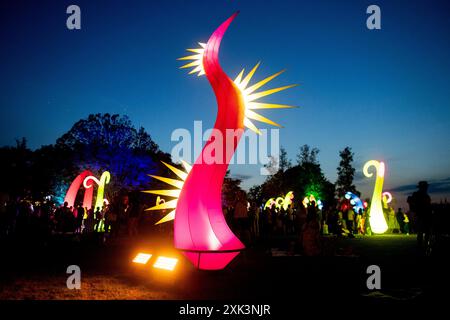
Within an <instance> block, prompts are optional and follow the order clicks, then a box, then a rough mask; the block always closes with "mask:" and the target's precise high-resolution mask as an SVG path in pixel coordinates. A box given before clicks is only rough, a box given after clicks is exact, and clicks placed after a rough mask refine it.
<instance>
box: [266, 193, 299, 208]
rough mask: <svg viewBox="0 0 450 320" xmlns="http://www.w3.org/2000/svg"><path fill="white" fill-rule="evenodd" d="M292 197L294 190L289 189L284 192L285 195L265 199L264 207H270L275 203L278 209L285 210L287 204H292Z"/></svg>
mask: <svg viewBox="0 0 450 320" xmlns="http://www.w3.org/2000/svg"><path fill="white" fill-rule="evenodd" d="M293 199H294V192H293V191H289V192H288V193H286V195H285V196H282V197H278V198H276V199H275V198H270V199H269V200H267V201H266V204H265V205H264V209H266V208H270V209H272V206H274V205H275V207H276V208H277V209H278V210H280V209H281V208H283V209H284V210H287V209H288V207H289V205H290V204H292V200H293Z"/></svg>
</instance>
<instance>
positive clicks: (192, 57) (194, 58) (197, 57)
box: [177, 54, 203, 60]
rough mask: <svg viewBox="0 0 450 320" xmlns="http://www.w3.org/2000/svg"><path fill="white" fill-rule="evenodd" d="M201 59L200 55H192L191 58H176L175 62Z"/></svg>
mask: <svg viewBox="0 0 450 320" xmlns="http://www.w3.org/2000/svg"><path fill="white" fill-rule="evenodd" d="M202 57H203V55H202V54H194V55H192V56H185V57H181V58H178V59H177V60H199V59H201V58H202Z"/></svg>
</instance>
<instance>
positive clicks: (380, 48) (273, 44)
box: [0, 0, 450, 205]
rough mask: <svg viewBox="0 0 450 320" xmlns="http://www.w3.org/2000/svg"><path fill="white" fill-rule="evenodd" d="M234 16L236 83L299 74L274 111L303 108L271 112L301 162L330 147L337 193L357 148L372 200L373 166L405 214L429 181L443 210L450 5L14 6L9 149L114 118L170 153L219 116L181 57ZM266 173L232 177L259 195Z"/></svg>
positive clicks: (8, 12)
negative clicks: (371, 8)
mask: <svg viewBox="0 0 450 320" xmlns="http://www.w3.org/2000/svg"><path fill="white" fill-rule="evenodd" d="M70 4H77V5H79V6H80V7H81V14H82V18H81V27H82V29H81V30H68V29H67V28H66V19H67V16H68V15H67V14H66V8H67V6H68V5H70ZM370 4H377V5H379V6H380V7H381V18H382V22H381V24H382V29H381V30H375V31H371V30H368V29H367V28H366V19H367V17H368V15H367V14H366V8H367V6H368V5H370ZM236 10H240V14H239V16H238V17H237V19H236V20H235V21H234V22H233V24H232V25H231V27H230V29H229V31H228V32H227V34H226V36H225V38H224V40H223V42H222V46H221V56H220V57H221V64H222V66H223V68H224V70H225V71H226V72H227V73H228V74H229V75H230V77H232V78H234V77H235V75H237V73H238V72H239V71H240V70H241V68H242V67H246V68H250V67H252V66H253V65H254V64H255V63H256V62H258V61H262V65H261V67H260V68H259V70H258V72H257V74H256V76H255V77H256V79H262V78H263V77H266V76H269V75H271V74H273V73H275V72H277V71H279V70H281V69H284V68H286V69H287V71H286V72H285V73H284V74H283V75H282V76H280V77H278V78H277V79H276V80H274V81H273V82H272V83H271V86H268V87H267V88H269V87H275V86H281V85H287V84H292V83H298V84H300V86H299V87H296V88H294V89H289V90H287V91H284V92H281V93H278V94H275V95H273V96H271V97H270V98H268V99H266V100H265V101H268V102H275V103H283V104H291V105H297V106H300V108H298V109H291V110H287V109H283V110H268V111H263V112H261V114H264V115H265V116H267V117H269V118H270V119H273V120H274V121H276V122H278V123H280V124H282V125H283V126H284V128H283V129H281V131H280V141H281V145H282V146H284V147H285V148H286V149H287V151H288V155H289V157H290V158H292V160H293V161H294V162H295V156H296V153H297V150H298V147H299V146H300V145H302V144H305V143H306V144H309V145H311V146H315V147H318V148H319V149H320V153H319V161H320V163H321V165H322V168H323V170H324V172H325V174H326V176H327V178H328V179H330V181H332V182H334V181H335V179H336V167H337V166H338V162H339V156H338V151H339V150H341V149H343V148H344V147H345V146H347V145H348V146H351V147H352V149H353V151H354V152H355V166H356V168H357V175H356V181H355V182H356V185H357V187H358V188H359V189H360V190H361V191H363V196H365V197H366V196H367V197H368V196H370V193H371V189H372V187H373V183H374V182H373V180H369V179H367V178H364V177H363V175H362V173H361V170H362V166H363V164H364V163H365V162H366V161H367V160H370V159H377V160H384V161H385V162H386V166H387V176H386V180H385V190H391V191H393V194H394V197H396V198H397V199H398V203H399V204H401V205H403V204H404V198H405V195H407V194H410V193H411V192H412V191H414V190H415V186H416V184H417V182H418V181H419V180H423V179H425V180H428V181H429V182H431V183H432V185H431V189H430V192H431V193H432V196H433V200H435V201H439V199H441V198H443V197H448V198H449V200H450V143H449V138H450V90H449V89H450V59H449V58H450V2H448V1H398V0H395V1H354V2H352V1H345V2H344V1H322V0H320V1H285V0H276V1H272V0H270V1H261V0H245V1H243V0H241V1H230V0H216V1H167V0H165V1H111V0H108V1H78V0H77V1H17V0H16V1H2V2H1V4H0V40H1V45H0V70H1V71H0V88H1V95H0V106H1V111H0V145H14V143H15V140H14V139H16V138H20V137H23V136H24V137H26V138H27V139H28V141H29V145H30V147H31V148H33V149H35V148H38V147H40V146H41V145H46V144H52V143H54V142H55V140H56V139H57V138H58V137H59V136H61V135H62V134H63V133H64V132H66V131H67V130H69V129H70V127H71V126H72V125H73V123H74V122H75V121H77V120H79V119H81V118H85V117H86V116H87V115H88V114H90V113H104V112H109V113H120V114H126V115H128V116H129V117H130V119H131V120H132V122H133V123H134V124H135V125H136V126H143V127H144V128H145V129H146V130H147V131H148V132H149V133H150V134H151V136H152V138H153V139H154V140H155V141H156V142H157V143H158V144H159V145H160V147H161V149H162V150H164V151H166V152H170V151H171V149H172V147H173V146H174V145H175V142H172V141H171V140H170V136H171V133H172V131H173V130H174V129H176V128H187V129H189V130H192V129H193V121H194V120H203V127H204V128H209V127H212V125H213V123H214V119H215V116H216V109H217V108H216V103H215V97H214V95H213V92H212V90H211V88H210V86H209V84H208V82H207V80H206V78H205V77H200V78H197V77H196V76H192V75H187V72H186V71H185V70H179V69H178V67H179V66H180V65H181V63H180V62H179V61H176V58H178V57H181V56H183V55H185V51H184V50H185V48H189V47H193V46H195V45H196V43H197V42H198V41H202V42H206V41H207V39H208V37H209V35H210V34H211V32H212V31H214V29H215V28H216V27H217V26H218V25H219V24H220V23H221V22H222V21H223V20H225V19H226V18H227V17H228V16H230V15H231V14H232V13H233V12H235V11H236ZM260 127H262V128H268V127H267V126H265V125H260ZM259 169H260V166H259V165H239V166H232V173H233V174H234V175H236V176H238V177H241V178H243V179H244V181H243V186H244V187H246V188H248V187H249V186H251V185H253V184H259V183H261V182H262V181H263V180H264V177H262V176H260V175H259Z"/></svg>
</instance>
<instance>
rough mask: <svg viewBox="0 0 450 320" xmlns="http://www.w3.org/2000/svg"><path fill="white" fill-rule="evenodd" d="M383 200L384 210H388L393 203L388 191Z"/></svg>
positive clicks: (382, 196) (384, 193)
mask: <svg viewBox="0 0 450 320" xmlns="http://www.w3.org/2000/svg"><path fill="white" fill-rule="evenodd" d="M381 199H382V200H383V208H387V207H388V206H389V203H391V202H392V199H393V197H392V194H391V193H390V192H388V191H385V192H383V193H382V195H381Z"/></svg>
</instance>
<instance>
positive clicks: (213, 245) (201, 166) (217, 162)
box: [145, 13, 294, 270]
mask: <svg viewBox="0 0 450 320" xmlns="http://www.w3.org/2000/svg"><path fill="white" fill-rule="evenodd" d="M236 15H237V13H235V14H234V15H232V16H231V17H230V18H229V19H227V20H226V21H225V22H224V23H222V25H220V26H219V28H217V29H216V31H215V32H214V33H213V34H212V35H211V37H210V38H209V40H208V42H207V43H199V45H200V48H196V49H187V50H188V51H189V52H192V53H194V54H193V55H189V56H186V57H182V58H180V59H179V60H193V61H192V62H189V63H187V64H186V65H183V66H182V67H181V68H190V67H193V68H194V69H193V70H192V71H190V72H189V73H190V74H192V73H198V75H199V76H201V75H206V77H207V79H208V81H209V83H210V84H211V87H212V88H213V90H214V94H215V96H216V100H217V105H218V112H217V118H216V122H215V124H214V130H213V133H212V134H211V137H210V139H209V140H208V142H207V143H206V144H205V146H204V147H203V149H202V152H201V154H200V156H199V157H198V158H197V160H196V161H195V163H194V164H193V166H192V167H191V166H190V165H187V164H186V162H183V165H184V167H185V169H186V170H185V171H182V170H180V169H178V168H175V167H173V166H171V165H169V164H167V163H164V165H165V166H166V167H168V168H169V169H170V170H171V171H172V172H173V173H174V174H176V175H177V176H178V178H179V179H171V178H165V177H159V176H152V177H153V178H155V179H158V180H160V181H162V182H165V183H167V184H169V185H171V186H172V187H175V188H176V189H171V190H148V191H145V192H148V193H152V194H156V195H163V196H168V197H172V198H175V199H173V200H170V201H167V202H165V203H161V204H159V205H156V206H154V207H151V208H149V209H147V210H160V209H173V210H172V211H170V212H169V213H168V214H167V215H166V216H165V217H164V218H163V219H161V220H160V221H158V223H162V222H167V221H170V220H173V219H174V220H175V222H174V243H175V247H176V248H177V249H180V250H181V251H182V252H183V254H184V255H185V256H186V257H187V258H188V259H189V260H190V261H191V262H192V263H193V264H194V266H196V267H197V268H199V269H206V270H218V269H223V268H224V267H225V266H226V265H227V264H228V263H229V262H230V261H231V260H232V259H233V258H234V257H235V256H237V255H238V254H239V252H240V251H241V250H242V249H244V245H243V244H242V242H241V241H240V240H239V239H238V238H237V237H236V236H235V235H234V234H233V232H232V231H231V230H230V228H229V227H228V225H227V223H226V221H225V218H224V215H223V212H222V197H221V192H222V184H223V180H224V177H225V174H226V172H227V169H228V164H229V163H230V160H231V158H232V157H233V154H234V153H235V151H236V148H237V145H238V143H239V140H240V138H241V136H242V134H243V132H244V128H245V127H247V128H249V129H250V130H252V131H254V132H256V133H258V134H259V133H260V131H259V129H258V128H257V127H256V125H255V124H254V123H253V121H252V120H255V121H260V122H264V123H267V124H271V125H274V126H279V125H278V124H277V123H275V122H273V121H272V120H270V119H267V118H265V117H263V116H262V115H260V114H258V113H257V112H255V110H259V109H279V108H292V106H288V105H283V104H270V103H263V102H260V101H257V100H259V99H260V98H262V97H265V96H268V95H271V94H273V93H276V92H280V91H283V90H286V89H289V88H291V87H293V86H294V85H289V86H283V87H278V88H273V89H269V90H265V91H259V92H256V91H257V90H258V89H259V88H261V87H262V86H264V85H265V84H266V83H268V82H270V81H271V80H272V79H274V78H275V77H277V76H278V75H280V74H281V73H282V72H283V71H280V72H278V73H276V74H273V75H271V76H269V77H267V78H265V79H263V80H261V81H259V82H257V83H255V84H253V85H251V86H248V85H249V82H250V80H251V79H252V77H253V75H254V73H255V71H256V69H257V68H258V66H259V63H258V64H257V65H256V66H255V67H253V68H252V69H251V70H250V72H248V74H247V75H245V76H244V70H242V71H241V72H240V73H239V75H238V76H237V78H236V79H235V80H234V81H233V80H231V79H230V78H229V77H228V76H227V75H226V74H225V72H224V71H223V70H222V68H221V66H220V64H219V47H220V43H221V41H222V38H223V36H224V34H225V31H226V30H227V28H228V27H229V25H230V23H231V22H232V21H233V19H234V18H235V17H236ZM211 158H213V161H211ZM180 179H181V180H180Z"/></svg>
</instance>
